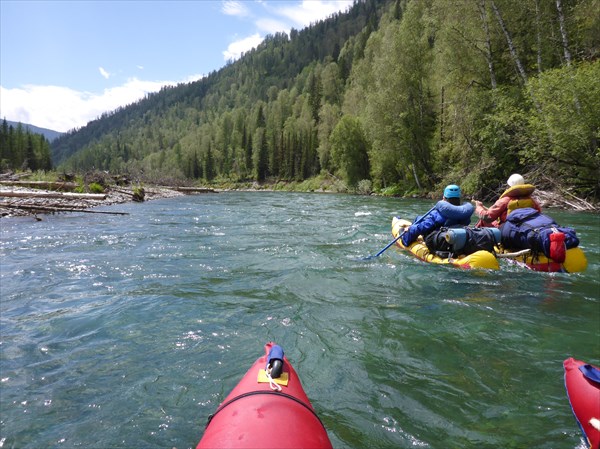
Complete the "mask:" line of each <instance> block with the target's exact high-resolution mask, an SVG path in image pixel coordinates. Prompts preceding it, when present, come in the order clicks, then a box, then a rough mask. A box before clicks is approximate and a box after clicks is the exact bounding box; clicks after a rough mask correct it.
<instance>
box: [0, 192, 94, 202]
mask: <svg viewBox="0 0 600 449" xmlns="http://www.w3.org/2000/svg"><path fill="white" fill-rule="evenodd" d="M0 197H12V198H62V199H67V200H105V199H106V195H105V194H103V193H69V192H67V193H60V192H14V191H4V190H2V191H0Z"/></svg>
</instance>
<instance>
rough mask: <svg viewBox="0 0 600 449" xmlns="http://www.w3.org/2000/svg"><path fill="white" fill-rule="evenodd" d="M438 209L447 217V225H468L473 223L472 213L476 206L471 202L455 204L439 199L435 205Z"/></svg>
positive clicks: (445, 222) (445, 224)
mask: <svg viewBox="0 0 600 449" xmlns="http://www.w3.org/2000/svg"><path fill="white" fill-rule="evenodd" d="M435 208H436V210H437V211H438V212H439V213H440V215H441V216H442V217H443V218H445V221H444V225H443V226H445V227H452V226H460V225H462V226H466V225H468V224H469V223H471V215H473V211H474V210H475V207H474V206H473V205H472V204H471V203H463V204H461V205H460V206H455V205H454V204H451V203H449V202H448V201H438V202H437V204H436V205H435Z"/></svg>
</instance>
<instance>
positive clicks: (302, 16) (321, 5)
mask: <svg viewBox="0 0 600 449" xmlns="http://www.w3.org/2000/svg"><path fill="white" fill-rule="evenodd" d="M274 4H275V5H276V4H277V3H276V2H275V3H274ZM352 4H353V0H334V1H329V0H302V2H301V3H300V4H298V5H297V6H284V7H281V8H277V7H276V9H274V10H273V12H274V13H275V14H278V15H281V16H283V17H285V18H287V19H289V20H291V21H292V22H294V24H295V27H296V28H304V27H306V26H309V25H310V24H311V23H316V22H318V21H319V20H324V19H326V18H328V17H329V16H331V15H332V14H334V13H336V12H340V11H341V12H344V11H346V10H347V9H348V8H349V7H350V6H352Z"/></svg>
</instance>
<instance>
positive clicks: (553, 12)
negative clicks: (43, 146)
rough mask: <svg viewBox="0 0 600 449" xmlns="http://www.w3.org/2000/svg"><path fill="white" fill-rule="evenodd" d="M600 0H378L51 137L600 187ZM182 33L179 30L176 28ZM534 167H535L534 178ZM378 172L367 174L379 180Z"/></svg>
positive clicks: (266, 164) (249, 166)
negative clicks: (523, 177) (514, 174)
mask: <svg viewBox="0 0 600 449" xmlns="http://www.w3.org/2000/svg"><path fill="white" fill-rule="evenodd" d="M599 9H600V0H552V1H548V0H519V1H517V0H453V1H449V0H366V1H361V2H356V3H355V4H354V6H353V7H352V8H351V9H350V10H349V11H348V12H347V13H344V14H341V13H340V14H336V15H334V16H333V17H331V18H330V19H328V20H325V21H321V22H319V23H316V24H313V25H312V26H311V27H309V28H306V29H304V30H300V31H296V30H292V31H291V33H290V35H289V36H288V35H286V34H283V33H281V34H277V35H275V36H269V37H268V38H267V39H266V40H265V41H264V42H263V43H262V44H261V45H260V46H259V48H257V49H255V50H252V51H250V52H248V53H247V54H245V55H244V56H243V57H242V58H240V59H239V60H238V61H236V62H234V63H231V64H228V65H227V66H225V67H223V68H222V69H221V70H219V71H217V72H213V73H211V74H210V75H209V76H207V77H206V78H204V79H202V80H200V81H197V82H194V83H190V84H184V85H179V86H177V87H172V88H164V89H163V90H162V91H160V92H159V93H156V94H153V95H149V96H148V97H147V98H145V99H143V100H141V101H139V102H137V103H135V104H133V105H130V106H128V107H124V108H121V109H119V110H117V111H115V112H113V113H110V114H105V115H104V116H102V117H101V118H99V119H97V120H95V121H93V122H90V123H89V124H88V125H87V126H86V127H84V128H82V129H80V130H76V131H73V132H70V133H68V134H66V135H64V136H62V137H61V138H59V139H57V140H56V141H54V142H53V144H52V149H53V155H54V158H55V161H56V162H57V163H61V164H62V166H63V167H64V168H66V169H70V170H78V171H81V170H89V169H94V168H95V169H103V170H109V171H111V172H115V173H123V172H126V173H129V174H131V175H133V176H135V177H138V178H144V179H149V180H154V181H157V180H181V179H196V180H202V181H203V182H206V181H211V180H215V179H219V180H224V179H226V180H231V181H248V180H255V181H258V182H263V181H301V180H305V179H308V178H311V177H314V176H317V175H319V174H327V175H329V174H330V175H332V177H335V178H339V179H340V180H342V181H343V184H344V185H345V186H347V187H348V188H349V189H350V190H351V189H354V188H356V186H357V185H359V184H360V185H361V188H362V189H363V190H364V189H369V190H370V189H374V190H384V189H385V190H387V191H388V192H390V191H394V192H398V193H408V192H427V191H430V190H431V189H435V188H438V187H439V186H440V185H443V184H445V183H449V182H453V183H460V184H461V185H462V186H463V188H464V190H465V191H467V192H470V193H472V194H478V195H480V196H485V195H487V194H489V193H493V192H494V191H497V189H498V186H499V185H500V184H501V183H502V182H504V180H505V179H506V177H507V175H508V174H510V173H511V172H515V171H518V172H524V173H528V174H531V176H532V177H535V180H536V181H539V182H547V183H551V184H552V183H554V182H556V181H557V180H558V181H560V183H561V186H562V187H568V188H569V189H571V191H572V192H574V193H576V194H578V195H582V196H585V197H588V198H595V199H598V197H600V151H599V146H598V138H599V129H600V61H599V60H598V56H599V50H600V18H599V14H598V10H599ZM173 45H176V42H174V43H173ZM532 180H533V179H532ZM365 186H366V187H365Z"/></svg>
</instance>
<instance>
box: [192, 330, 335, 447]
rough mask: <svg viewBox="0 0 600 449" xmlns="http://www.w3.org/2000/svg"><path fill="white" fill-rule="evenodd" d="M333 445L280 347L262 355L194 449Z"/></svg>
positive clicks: (269, 346) (271, 347) (269, 348)
mask: <svg viewBox="0 0 600 449" xmlns="http://www.w3.org/2000/svg"><path fill="white" fill-rule="evenodd" d="M202 448H211V449H215V448H232V449H233V448H273V449H275V448H277V449H281V448H290V449H291V448H294V449H299V448H332V446H331V442H330V441H329V437H328V436H327V431H326V430H325V427H323V423H322V422H321V420H320V419H319V417H318V416H317V415H316V413H315V410H314V409H313V407H312V405H311V403H310V401H309V400H308V397H307V396H306V393H305V392H304V390H303V388H302V385H301V384H300V379H299V378H298V375H297V374H296V371H294V368H293V367H292V365H290V362H289V361H288V359H287V357H285V356H284V354H283V350H282V349H281V347H280V346H278V345H276V344H275V343H273V342H270V343H267V344H266V345H265V355H264V356H262V357H260V358H259V359H258V360H257V361H256V362H254V365H252V367H251V368H250V369H249V370H248V372H247V373H246V374H245V375H244V377H243V378H242V380H241V381H240V382H239V383H238V384H237V386H236V387H235V388H234V389H233V390H232V391H231V393H229V395H228V396H227V397H226V398H225V400H224V401H223V402H222V403H221V405H219V407H218V408H217V410H216V411H215V413H214V414H213V415H212V416H211V417H210V418H209V420H208V424H207V425H206V429H205V430H204V435H203V436H202V439H201V440H200V442H199V443H198V446H197V447H196V449H202Z"/></svg>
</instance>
